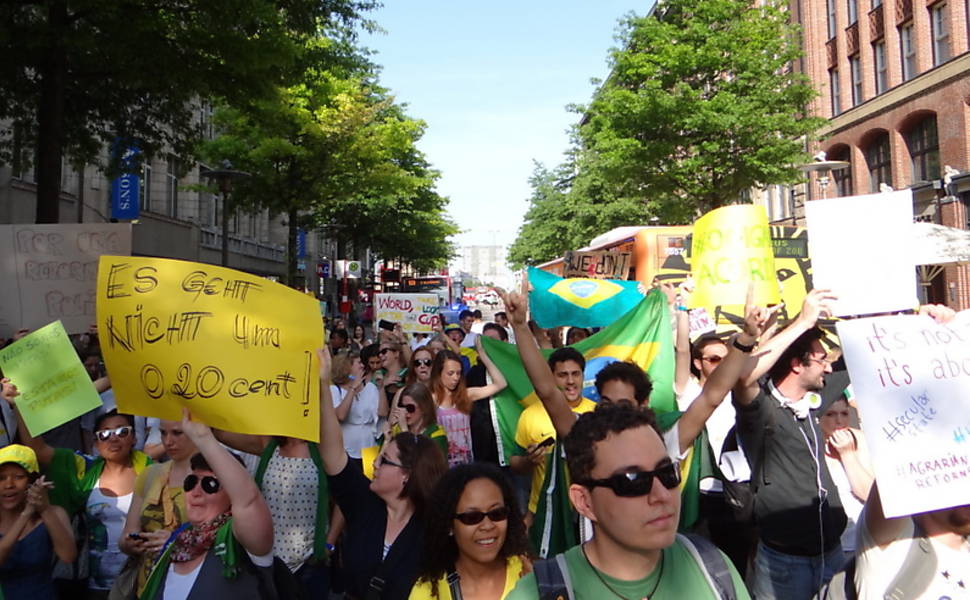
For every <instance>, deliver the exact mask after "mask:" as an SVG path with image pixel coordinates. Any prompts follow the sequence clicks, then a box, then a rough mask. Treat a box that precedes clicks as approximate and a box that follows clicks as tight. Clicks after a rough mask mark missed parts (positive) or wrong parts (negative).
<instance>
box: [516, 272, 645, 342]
mask: <svg viewBox="0 0 970 600" xmlns="http://www.w3.org/2000/svg"><path fill="white" fill-rule="evenodd" d="M529 283H530V284H531V285H532V291H531V292H529V309H530V310H531V312H532V318H533V319H535V321H536V323H538V324H539V327H543V328H545V329H549V328H552V327H560V326H570V327H606V326H608V325H610V324H612V323H613V322H614V321H616V319H617V317H619V316H620V315H623V314H626V313H627V312H629V311H630V310H631V309H633V308H634V307H635V306H636V305H638V304H640V301H641V300H643V286H642V284H641V283H640V282H639V281H622V280H619V279H585V278H580V277H570V278H568V279H563V278H562V277H559V276H558V275H554V274H552V273H547V272H546V271H543V270H541V269H536V268H535V267H529Z"/></svg>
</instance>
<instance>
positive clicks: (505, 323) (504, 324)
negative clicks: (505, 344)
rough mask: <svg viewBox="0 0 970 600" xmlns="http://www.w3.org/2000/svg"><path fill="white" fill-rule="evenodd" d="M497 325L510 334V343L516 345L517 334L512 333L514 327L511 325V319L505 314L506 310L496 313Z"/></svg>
mask: <svg viewBox="0 0 970 600" xmlns="http://www.w3.org/2000/svg"><path fill="white" fill-rule="evenodd" d="M495 324H496V325H498V326H499V327H501V328H502V329H504V330H505V331H506V332H507V333H508V334H509V343H511V344H514V343H515V333H514V332H513V331H512V327H511V326H510V325H509V317H508V315H507V314H505V311H504V310H500V311H498V312H497V313H495Z"/></svg>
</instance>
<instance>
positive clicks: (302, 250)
mask: <svg viewBox="0 0 970 600" xmlns="http://www.w3.org/2000/svg"><path fill="white" fill-rule="evenodd" d="M296 257H297V258H306V231H305V230H303V229H297V230H296Z"/></svg>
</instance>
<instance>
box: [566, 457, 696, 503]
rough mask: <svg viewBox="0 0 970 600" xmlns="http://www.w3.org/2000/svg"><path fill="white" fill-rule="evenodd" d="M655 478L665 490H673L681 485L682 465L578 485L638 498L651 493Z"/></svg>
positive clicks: (594, 480)
mask: <svg viewBox="0 0 970 600" xmlns="http://www.w3.org/2000/svg"><path fill="white" fill-rule="evenodd" d="M654 477H656V478H657V479H659V480H660V483H661V485H663V486H664V487H665V488H667V489H668V490H672V489H674V488H676V487H677V485H678V484H680V465H679V464H678V463H676V462H670V463H667V464H665V465H664V466H662V467H658V468H656V469H654V470H653V471H634V472H633V473H620V474H618V475H613V476H612V477H607V478H606V479H587V480H585V481H579V482H577V483H579V485H582V486H584V487H588V488H595V487H605V488H610V489H611V490H613V493H614V494H616V495H617V496H620V497H622V498H636V497H639V496H646V495H647V494H649V493H650V490H651V489H653V478H654Z"/></svg>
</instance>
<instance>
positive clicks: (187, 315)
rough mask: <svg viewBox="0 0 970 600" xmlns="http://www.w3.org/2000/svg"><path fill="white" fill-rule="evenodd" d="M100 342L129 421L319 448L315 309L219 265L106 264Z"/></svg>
mask: <svg viewBox="0 0 970 600" xmlns="http://www.w3.org/2000/svg"><path fill="white" fill-rule="evenodd" d="M98 332H99V334H100V337H101V350H102V352H103V353H104V358H105V363H106V365H107V367H108V373H109V374H110V376H111V383H112V386H113V387H114V390H115V394H116V396H117V398H118V407H119V409H120V410H122V411H123V412H129V413H133V414H136V415H145V416H151V417H161V418H163V419H181V418H182V407H183V406H187V407H188V408H189V410H191V411H192V414H193V416H194V417H195V418H197V419H199V420H201V421H204V422H205V423H206V424H208V425H210V426H212V427H218V428H220V429H226V430H229V431H236V432H240V433H250V434H263V435H284V436H290V437H296V438H301V439H305V440H311V441H317V440H318V439H319V423H320V422H319V414H318V413H319V389H320V382H319V376H318V361H317V358H316V353H315V350H316V349H317V348H320V347H321V346H322V345H323V324H322V322H321V320H320V309H319V303H318V302H317V300H316V299H314V298H313V297H311V296H308V295H306V294H302V293H300V292H298V291H296V290H293V289H290V288H288V287H286V286H284V285H280V284H278V283H274V282H272V281H269V280H267V279H263V278H262V277H258V276H255V275H251V274H249V273H243V272H240V271H234V270H232V269H226V268H223V267H217V266H214V265H208V264H200V263H193V262H184V261H178V260H165V259H157V258H141V257H123V256H104V257H102V258H101V262H100V264H99V267H98Z"/></svg>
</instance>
